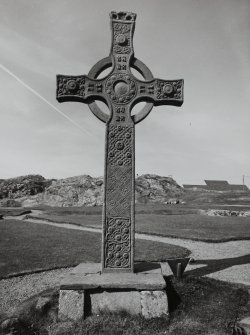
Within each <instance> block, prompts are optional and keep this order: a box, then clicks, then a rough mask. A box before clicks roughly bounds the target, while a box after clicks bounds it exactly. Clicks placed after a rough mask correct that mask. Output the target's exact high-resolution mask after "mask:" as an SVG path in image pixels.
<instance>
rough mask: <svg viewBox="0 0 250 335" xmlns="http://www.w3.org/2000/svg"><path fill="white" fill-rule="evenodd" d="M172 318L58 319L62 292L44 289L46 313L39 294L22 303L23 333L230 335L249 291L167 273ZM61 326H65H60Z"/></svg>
mask: <svg viewBox="0 0 250 335" xmlns="http://www.w3.org/2000/svg"><path fill="white" fill-rule="evenodd" d="M167 284H168V285H167V295H168V299H169V311H170V318H169V319H168V318H158V319H152V320H145V319H144V318H142V317H139V316H131V315H128V314H125V313H119V314H118V313H116V314H108V313H103V314H102V313H101V314H99V315H98V316H97V315H93V316H89V317H87V318H86V319H85V320H84V321H81V322H80V323H78V324H69V323H61V324H60V323H59V324H55V323H54V324H52V318H51V315H52V312H53V311H54V313H55V315H56V313H57V312H56V311H57V306H58V292H57V291H56V290H54V291H52V292H50V293H49V292H44V293H42V295H43V296H46V297H49V296H51V308H50V309H48V310H47V311H45V312H44V313H43V314H42V315H41V314H39V313H38V312H37V311H36V310H35V308H34V306H35V305H36V301H37V300H36V299H37V297H34V298H33V299H30V301H29V303H27V302H26V303H23V308H19V319H20V322H19V324H17V325H16V330H18V331H19V333H18V334H25V335H31V334H35V331H36V332H37V334H46V332H45V333H43V331H44V330H45V329H46V328H47V329H48V326H51V329H54V331H52V332H51V335H56V334H57V335H58V334H60V335H97V334H101V335H110V334H112V335H163V334H165V335H227V334H232V327H233V326H234V325H235V324H236V323H237V320H239V319H240V318H242V317H244V316H245V315H247V313H249V312H250V306H249V304H248V299H249V294H248V291H247V290H246V289H243V288H239V287H237V286H236V285H230V284H226V283H221V282H219V281H216V280H212V279H208V278H207V279H205V278H192V277H186V278H183V279H182V280H181V281H177V280H174V279H167ZM59 329H60V331H59Z"/></svg>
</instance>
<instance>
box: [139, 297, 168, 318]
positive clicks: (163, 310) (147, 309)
mask: <svg viewBox="0 0 250 335" xmlns="http://www.w3.org/2000/svg"><path fill="white" fill-rule="evenodd" d="M141 308H142V316H144V318H145V319H151V318H160V317H163V316H168V315H169V314H168V298H167V294H166V292H164V291H142V292H141Z"/></svg>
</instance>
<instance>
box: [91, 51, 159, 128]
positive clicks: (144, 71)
mask: <svg viewBox="0 0 250 335" xmlns="http://www.w3.org/2000/svg"><path fill="white" fill-rule="evenodd" d="M111 66H112V60H111V58H110V57H106V58H103V59H101V60H100V61H99V62H97V63H96V64H95V65H94V66H93V67H92V68H91V69H90V71H89V73H88V76H89V77H90V78H93V79H96V78H97V77H98V75H99V74H100V73H101V72H103V71H104V70H106V69H107V68H109V67H111ZM131 67H132V68H134V69H135V70H137V71H138V72H139V73H140V74H141V75H142V76H143V78H144V79H145V80H152V79H154V77H153V75H152V73H151V71H150V70H149V68H148V67H147V66H146V65H145V64H144V63H142V62H141V61H139V60H138V59H137V58H134V59H133V61H132V64H131ZM88 106H89V108H90V110H91V112H92V113H93V114H94V115H95V116H96V117H97V118H98V119H99V120H101V121H102V122H105V123H106V122H107V121H108V119H109V115H107V114H106V113H104V112H103V111H102V110H101V109H100V107H99V106H98V105H97V103H96V102H95V101H93V102H91V103H89V104H88ZM153 106H154V104H153V103H152V102H146V105H145V106H144V107H143V108H142V110H141V111H140V112H138V113H137V114H135V115H132V119H133V121H134V123H135V124H136V123H139V122H140V121H142V120H143V119H145V117H146V116H147V115H148V114H149V113H150V112H151V110H152V108H153Z"/></svg>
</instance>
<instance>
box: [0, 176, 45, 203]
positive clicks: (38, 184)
mask: <svg viewBox="0 0 250 335" xmlns="http://www.w3.org/2000/svg"><path fill="white" fill-rule="evenodd" d="M49 183H50V181H49V180H46V179H45V178H44V177H42V176H40V175H27V176H21V177H16V178H10V179H4V180H2V181H1V182H0V199H4V198H9V199H16V198H21V197H23V196H27V195H35V194H37V193H40V192H43V191H44V189H45V187H46V186H48V185H49Z"/></svg>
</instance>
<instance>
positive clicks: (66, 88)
mask: <svg viewBox="0 0 250 335" xmlns="http://www.w3.org/2000/svg"><path fill="white" fill-rule="evenodd" d="M85 79H86V77H85V76H78V77H74V76H60V75H58V76H57V97H58V98H60V97H61V96H65V95H79V96H81V97H83V98H84V97H85Z"/></svg>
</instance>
